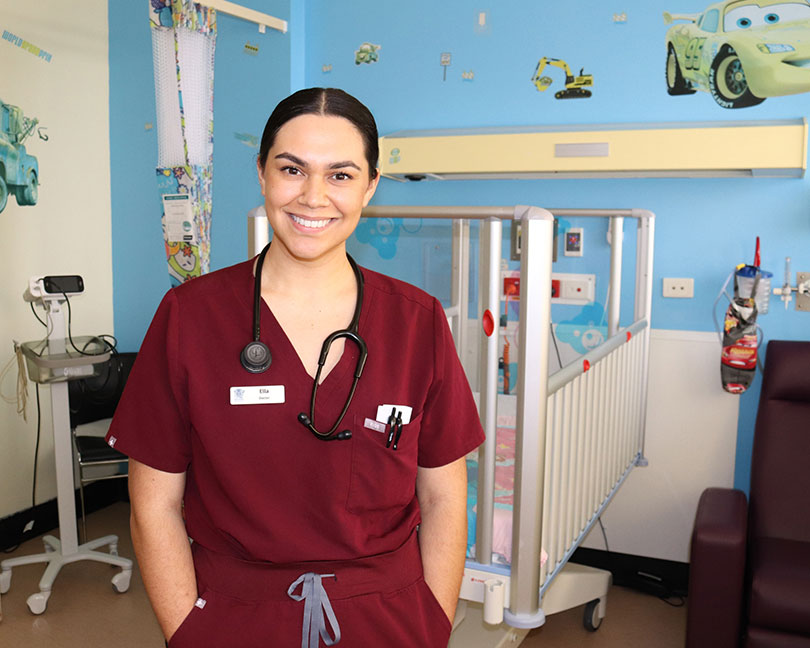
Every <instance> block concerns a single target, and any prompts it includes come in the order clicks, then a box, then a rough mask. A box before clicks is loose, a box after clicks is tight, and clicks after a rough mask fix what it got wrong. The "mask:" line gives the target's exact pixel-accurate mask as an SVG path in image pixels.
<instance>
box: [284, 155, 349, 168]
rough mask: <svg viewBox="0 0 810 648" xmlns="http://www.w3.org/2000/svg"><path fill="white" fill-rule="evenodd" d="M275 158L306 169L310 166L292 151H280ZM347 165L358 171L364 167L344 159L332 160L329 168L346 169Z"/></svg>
mask: <svg viewBox="0 0 810 648" xmlns="http://www.w3.org/2000/svg"><path fill="white" fill-rule="evenodd" d="M275 159H276V160H289V161H290V162H292V163H293V164H297V165H298V166H300V167H303V168H305V169H306V168H307V167H309V164H308V163H307V162H305V161H304V160H302V159H301V158H299V157H298V156H297V155H293V154H292V153H287V152H284V153H279V154H278V155H277V156H276V157H275ZM346 167H353V168H355V169H357V170H358V171H362V169H361V168H360V167H359V166H358V165H357V164H355V163H354V162H352V161H351V160H342V161H340V162H332V164H330V165H329V167H328V168H329V169H345V168H346Z"/></svg>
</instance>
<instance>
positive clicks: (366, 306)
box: [238, 258, 374, 411]
mask: <svg viewBox="0 0 810 648" xmlns="http://www.w3.org/2000/svg"><path fill="white" fill-rule="evenodd" d="M254 263H255V258H252V259H249V260H248V261H245V262H244V268H245V275H244V284H242V282H241V281H240V282H239V283H240V287H239V288H238V292H239V294H240V295H241V296H242V300H241V301H243V302H245V303H246V304H247V305H248V307H249V309H250V310H249V313H250V315H251V318H250V319H249V321H251V322H252V313H253V288H254V280H255V278H254V274H253V266H254ZM360 272H363V268H362V267H361V268H360ZM363 278H364V280H365V279H366V278H367V274H365V273H364V274H363ZM373 293H374V291H369V290H365V291H364V296H363V303H362V305H361V308H360V321H359V322H358V326H357V328H358V332H359V334H360V336H361V337H364V338H365V335H364V331H366V328H367V322H368V318H369V313H370V312H371V304H372V301H373ZM259 309H260V313H261V336H260V339H261V341H262V342H264V343H265V344H266V345H267V346H268V348H269V349H270V353H271V354H272V356H273V363H274V364H275V362H276V361H278V362H279V366H283V367H286V368H287V376H285V381H286V382H287V383H288V384H290V383H291V385H290V386H292V385H293V384H294V385H295V386H296V388H300V389H303V390H306V391H309V390H311V389H312V386H313V383H314V380H315V379H314V377H313V376H310V375H309V374H308V373H307V370H306V369H305V368H304V363H303V362H302V361H301V358H300V356H299V355H298V352H297V351H296V350H295V347H294V346H293V344H292V342H291V341H290V338H289V337H288V336H287V333H286V332H285V331H284V329H283V328H282V326H281V324H279V322H278V320H277V319H276V316H275V315H274V313H273V311H272V309H271V308H270V306H269V305H268V304H267V302H266V301H264V299H261V303H260V304H259ZM249 330H250V329H249ZM358 356H359V349H358V348H357V345H356V344H355V343H354V342H351V341H349V340H347V341H346V343H345V344H344V347H343V353H342V354H341V356H340V360H338V363H337V364H336V365H335V366H334V367H333V368H332V370H331V371H330V372H329V374H328V375H327V376H326V378H325V379H324V380H323V382H322V383H321V384H320V385H318V399H317V403H316V405H317V409H318V410H320V409H321V407H322V406H324V405H326V406H327V407H328V408H329V410H328V411H331V409H333V406H332V403H333V401H334V400H336V399H340V400H341V403H340V405H339V406H338V408H339V409H340V407H342V402H343V401H342V399H344V398H345V397H346V394H348V392H349V389H350V388H351V381H352V380H353V379H354V370H355V367H356V366H357V358H358ZM344 382H346V383H347V384H346V385H344ZM339 409H338V411H339Z"/></svg>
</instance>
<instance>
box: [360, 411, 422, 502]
mask: <svg viewBox="0 0 810 648" xmlns="http://www.w3.org/2000/svg"><path fill="white" fill-rule="evenodd" d="M365 421H366V417H365V416H362V415H360V414H355V416H354V426H353V429H352V438H351V440H350V441H349V443H351V444H352V459H351V475H350V477H349V494H348V500H347V502H346V509H347V510H348V511H350V512H352V513H365V512H368V511H385V510H388V509H395V508H400V507H403V506H405V505H407V504H408V502H410V501H411V500H412V499H413V496H414V490H415V485H416V461H417V454H418V450H419V431H420V428H421V423H422V414H421V413H420V414H417V415H414V416H412V418H411V420H410V422H409V423H408V424H403V425H402V429H401V431H400V432H399V440H398V442H397V443H396V445H397V449H396V450H394V442H393V440H392V442H391V444H389V445H388V447H386V444H387V442H388V437H389V434H390V431H391V429H390V426H388V425H385V426H384V429H383V430H382V431H380V430H378V429H373V428H370V427H367V426H366V425H365ZM378 427H379V426H378Z"/></svg>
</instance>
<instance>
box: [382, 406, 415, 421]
mask: <svg viewBox="0 0 810 648" xmlns="http://www.w3.org/2000/svg"><path fill="white" fill-rule="evenodd" d="M394 408H396V410H397V414H400V413H401V414H402V424H403V425H408V423H410V422H411V413H412V412H413V408H412V407H408V406H407V405H380V406H379V407H378V408H377V420H378V421H379V422H380V423H388V417H389V416H391V410H393V409H394Z"/></svg>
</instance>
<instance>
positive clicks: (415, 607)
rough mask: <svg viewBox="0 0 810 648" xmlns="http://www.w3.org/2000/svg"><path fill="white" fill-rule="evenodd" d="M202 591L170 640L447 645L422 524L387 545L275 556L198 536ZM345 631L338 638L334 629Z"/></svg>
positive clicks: (294, 647) (199, 645)
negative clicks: (425, 566) (372, 551)
mask: <svg viewBox="0 0 810 648" xmlns="http://www.w3.org/2000/svg"><path fill="white" fill-rule="evenodd" d="M192 551H193V557H194V567H195V570H196V575H197V591H198V592H199V599H198V600H197V603H196V605H195V607H194V608H192V610H191V612H190V613H189V615H188V616H187V617H186V619H185V620H184V621H183V623H182V624H181V625H180V627H179V628H178V629H177V632H175V634H174V636H172V639H171V641H169V643H168V646H169V648H271V647H273V648H275V647H278V648H288V647H289V648H298V646H302V648H316V647H317V646H322V645H323V646H331V645H337V646H339V647H340V648H376V647H377V646H386V648H446V646H447V642H448V641H449V638H450V631H451V623H450V621H449V620H448V619H447V616H446V615H445V613H444V610H442V608H441V606H440V605H439V602H438V601H437V600H436V598H435V597H434V596H433V593H432V592H431V591H430V588H429V587H428V585H427V583H426V582H425V579H424V576H423V573H422V559H421V555H420V553H419V544H418V542H417V537H416V533H414V534H412V535H411V537H410V539H409V540H408V541H407V542H406V543H405V544H404V545H403V546H402V547H400V548H399V549H396V550H395V551H392V552H390V553H386V554H381V555H378V556H371V557H368V558H360V559H356V560H351V561H319V562H302V563H287V564H274V563H263V562H250V561H245V560H239V559H236V558H233V557H231V556H227V555H224V554H219V553H214V552H212V551H209V550H207V549H205V548H204V547H201V546H200V545H199V544H198V543H194V544H193V545H192ZM338 627H339V641H338V642H335V641H334V639H335V638H336V636H337V634H338Z"/></svg>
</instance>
